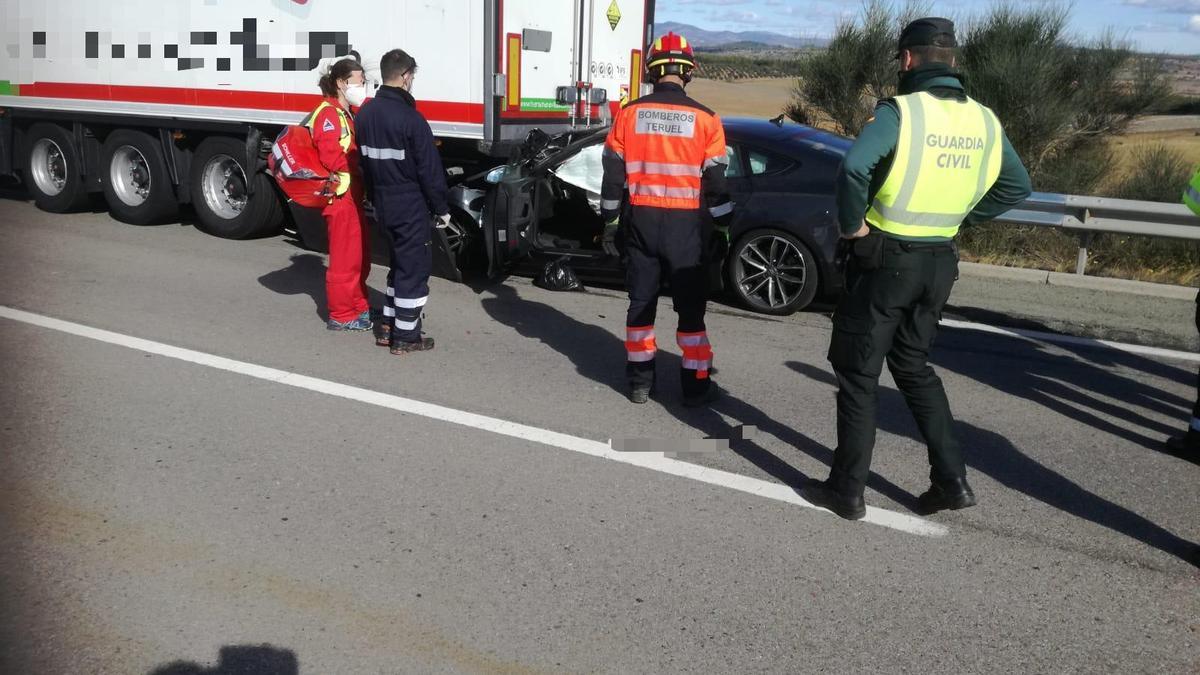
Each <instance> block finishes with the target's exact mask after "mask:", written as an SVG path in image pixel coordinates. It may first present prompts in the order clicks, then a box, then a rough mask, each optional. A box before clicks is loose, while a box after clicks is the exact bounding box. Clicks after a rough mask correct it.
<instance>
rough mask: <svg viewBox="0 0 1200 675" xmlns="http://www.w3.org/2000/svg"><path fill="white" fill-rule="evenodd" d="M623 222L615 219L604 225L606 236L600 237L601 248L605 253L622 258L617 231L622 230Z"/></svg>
mask: <svg viewBox="0 0 1200 675" xmlns="http://www.w3.org/2000/svg"><path fill="white" fill-rule="evenodd" d="M620 223H621V221H620V220H619V219H617V218H613V219H612V220H609V221H607V222H605V223H604V234H603V235H601V237H600V243H601V246H602V247H603V248H604V252H605V253H606V254H608V255H611V256H614V257H620V255H621V253H620V251H618V250H617V230H618V229H619V228H620Z"/></svg>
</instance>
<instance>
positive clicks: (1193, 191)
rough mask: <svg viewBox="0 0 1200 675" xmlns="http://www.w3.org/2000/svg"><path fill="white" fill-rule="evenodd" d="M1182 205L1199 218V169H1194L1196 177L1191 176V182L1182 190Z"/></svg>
mask: <svg viewBox="0 0 1200 675" xmlns="http://www.w3.org/2000/svg"><path fill="white" fill-rule="evenodd" d="M1183 203H1184V204H1185V205H1186V206H1187V207H1188V208H1189V209H1191V210H1192V213H1195V214H1196V215H1198V216H1200V167H1197V168H1196V175H1194V176H1192V182H1191V183H1189V184H1188V186H1187V187H1185V188H1184V189H1183Z"/></svg>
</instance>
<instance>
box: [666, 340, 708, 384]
mask: <svg viewBox="0 0 1200 675" xmlns="http://www.w3.org/2000/svg"><path fill="white" fill-rule="evenodd" d="M675 339H676V341H677V342H678V343H679V348H680V349H682V350H683V367H684V369H686V370H694V371H696V377H697V378H699V379H704V378H706V377H708V371H709V369H710V368H712V360H713V351H712V345H710V344H709V342H708V333H707V332H700V333H676V334H675Z"/></svg>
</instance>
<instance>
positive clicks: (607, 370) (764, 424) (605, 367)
mask: <svg viewBox="0 0 1200 675" xmlns="http://www.w3.org/2000/svg"><path fill="white" fill-rule="evenodd" d="M477 292H480V293H481V295H485V297H483V299H482V300H481V304H482V306H483V309H484V311H486V312H487V313H488V315H489V316H490V317H492V319H494V320H495V321H497V322H498V323H501V324H503V325H506V326H509V327H511V328H513V329H514V330H516V331H517V332H518V333H519V334H521V335H523V336H524V337H527V338H532V339H536V340H540V341H541V342H542V343H543V344H545V345H546V346H547V347H549V348H551V349H553V350H555V351H557V352H558V353H560V354H562V355H563V356H566V357H567V358H568V359H570V360H571V363H572V364H574V365H575V369H576V372H578V373H579V374H580V375H581V376H583V377H585V378H587V379H589V380H591V381H593V382H597V383H599V384H601V385H603V386H605V387H608V388H611V389H613V390H614V391H616V392H618V393H620V395H621V396H622V397H624V396H625V387H626V379H625V371H624V367H625V346H624V342H623V341H622V340H620V339H619V338H618V337H617V336H615V335H613V334H612V333H610V332H609V331H608V330H606V329H604V328H601V327H600V326H598V325H593V324H590V323H584V322H581V321H579V320H577V319H575V318H573V317H570V316H568V315H566V314H564V313H563V312H562V311H560V310H558V309H556V308H554V307H552V306H550V305H547V304H544V303H541V302H537V301H534V300H526V299H522V298H521V297H519V296H518V294H517V292H516V291H515V290H514V289H513V288H511V287H509V286H505V285H499V284H493V285H488V286H486V287H481V288H479V289H477ZM486 294H490V295H491V296H492V297H486ZM623 319H624V317H623V316H621V317H606V318H605V319H604V320H606V321H617V322H618V323H620V324H621V325H624V324H623ZM673 320H674V317H673V316H672V317H663V318H662V320H660V324H665V323H666V322H671V321H673ZM671 332H674V331H671ZM663 333H664V334H667V332H666V331H665V330H664V331H663ZM657 361H658V364H657V365H658V388H659V393H658V394H656V397H655V398H656V400H658V401H663V403H662V407H663V409H664V410H666V411H667V412H668V413H670V414H671V415H674V416H675V417H676V418H677V419H678V420H680V421H681V422H683V423H684V424H686V425H688V426H690V427H692V428H694V429H696V430H698V431H700V432H701V433H703V434H705V435H706V436H707V437H708V438H714V439H727V440H729V441H730V443H729V445H730V449H732V450H733V451H734V452H736V453H737V454H738V455H739V456H741V457H742V458H743V459H745V460H747V461H748V462H750V463H751V464H753V465H754V466H756V467H757V468H758V469H759V470H761V471H763V472H764V473H766V474H767V475H770V476H772V477H773V478H775V479H776V480H778V481H780V482H781V483H783V484H785V485H787V486H789V487H792V488H794V489H799V488H801V487H803V485H804V484H805V482H807V480H808V477H807V476H805V475H804V474H803V473H801V472H800V471H799V470H798V469H796V468H795V467H793V466H791V465H790V464H789V463H788V462H786V461H785V460H783V459H782V458H780V457H779V456H778V455H776V454H774V453H772V452H771V451H769V450H767V449H766V448H764V447H762V445H760V444H758V443H756V442H754V441H753V439H741V433H740V431H739V427H741V426H744V425H748V426H754V427H757V428H758V429H759V430H760V431H762V432H766V433H768V434H770V435H772V436H775V437H776V438H778V439H780V440H781V441H783V442H784V443H787V444H789V445H791V446H793V447H795V448H796V449H797V450H799V451H800V452H803V453H805V454H807V455H809V456H810V457H812V458H814V459H816V460H818V461H820V462H823V463H825V464H828V463H829V462H830V461H831V460H832V458H833V452H832V451H831V450H830V449H829V448H826V447H825V446H824V445H822V444H820V443H818V442H816V441H814V440H812V439H810V438H808V437H807V436H805V435H804V434H802V433H800V432H798V431H796V430H795V429H794V428H792V427H790V426H788V425H786V424H783V423H780V422H779V421H777V420H775V419H773V418H772V417H771V416H770V415H767V414H766V413H764V412H762V411H761V410H759V409H758V408H756V407H754V406H753V405H750V404H749V403H746V402H745V401H742V400H740V399H738V398H737V397H736V396H734V395H733V393H732V392H730V391H729V390H723V395H722V396H721V398H720V399H718V400H717V402H715V403H714V404H713V405H712V408H711V409H694V410H690V409H687V408H684V407H683V406H682V404H681V402H679V401H677V400H676V401H670V398H671V397H672V396H678V393H677V392H678V385H677V384H676V382H678V373H679V366H680V357H679V356H678V355H676V354H672V353H669V352H663V351H660V352H659V353H658V359H657ZM632 405H633V404H630V406H631V407H632ZM718 413H722V414H724V415H726V416H728V417H729V418H730V419H732V420H734V422H735V423H731V422H729V421H727V420H726V419H724V418H722V416H721V414H718ZM868 485H870V486H871V487H872V488H873V489H875V490H877V491H879V492H880V493H882V494H885V495H887V496H888V497H890V498H891V499H893V500H895V501H896V502H898V503H900V504H904V505H906V506H908V507H910V508H911V507H914V506H915V505H916V498H915V497H914V496H913V495H912V494H911V493H909V492H907V491H905V490H904V489H903V488H901V487H899V486H897V485H895V484H893V483H891V482H889V481H887V480H885V479H883V478H882V477H880V476H879V475H877V474H872V475H871V478H870V479H869V481H868Z"/></svg>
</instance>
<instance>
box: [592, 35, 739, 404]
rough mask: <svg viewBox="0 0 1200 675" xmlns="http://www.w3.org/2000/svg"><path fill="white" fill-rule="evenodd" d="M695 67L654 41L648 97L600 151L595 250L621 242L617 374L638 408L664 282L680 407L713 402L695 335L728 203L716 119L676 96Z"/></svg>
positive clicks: (685, 54)
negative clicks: (710, 240)
mask: <svg viewBox="0 0 1200 675" xmlns="http://www.w3.org/2000/svg"><path fill="white" fill-rule="evenodd" d="M695 67H696V59H695V56H694V54H693V53H692V48H691V46H689V45H688V42H687V40H686V39H684V38H683V37H682V36H680V35H675V34H674V33H667V34H666V35H664V36H662V37H660V38H658V39H657V40H655V41H654V44H653V45H651V47H650V51H649V54H648V55H647V58H646V69H647V77H648V78H649V79H650V81H652V82H654V93H653V94H650V95H647V96H644V97H642V98H639V99H637V100H635V101H632V102H631V103H629V105H627V106H626V107H624V108H622V109H621V110H620V112H619V113H618V114H617V118H616V120H615V121H614V122H613V126H612V129H611V131H610V132H609V134H608V139H607V140H606V142H605V146H604V160H603V161H604V180H603V186H602V188H601V194H600V198H601V201H600V211H601V216H602V217H603V218H604V221H605V227H604V234H603V235H602V241H603V245H604V249H605V251H606V252H608V253H609V254H610V255H618V248H617V239H618V233H619V234H620V238H621V240H622V241H623V243H624V247H623V248H624V254H625V268H626V286H627V288H628V289H629V313H628V315H627V316H626V320H625V326H626V334H625V335H626V337H625V349H626V355H627V357H628V361H627V363H626V372H627V374H628V376H629V386H630V389H629V399H630V400H631V401H633V402H634V403H645V402H646V401H647V400H648V399H649V397H650V394H651V393H652V392H653V389H654V372H655V365H654V364H655V354H656V349H657V347H656V342H655V336H654V315H655V310H656V309H657V306H658V294H659V289H660V288H661V286H662V283H663V282H664V281H668V282H669V283H670V286H671V292H672V294H673V295H674V300H675V311H676V313H677V314H678V315H679V327H678V332H677V333H676V340H677V341H678V344H679V347H680V348H681V349H682V350H683V362H682V369H681V372H680V379H681V382H682V386H683V398H684V405H686V406H689V407H692V406H700V405H705V404H707V403H710V402H711V401H712V400H714V399H715V398H716V395H717V387H716V385H715V384H714V383H713V382H712V380H711V379H710V378H709V376H708V375H709V369H710V368H711V367H712V359H713V352H712V347H711V346H710V344H709V341H708V333H707V331H706V330H705V327H704V310H705V304H706V302H707V299H708V274H707V270H706V269H705V268H706V261H705V255H704V251H705V248H706V243H707V236H706V235H707V234H708V233H710V232H711V230H710V223H713V224H715V226H716V231H717V232H718V233H719V234H720V235H721V236H723V237H724V238H725V239H726V240H728V237H729V221H730V220H731V218H732V214H733V203H732V202H731V201H730V200H729V192H728V190H727V189H726V185H725V167H726V166H727V164H728V160H727V159H726V155H725V132H724V130H723V128H722V127H721V119H720V118H719V117H718V116H717V114H716V113H714V112H713V111H711V110H709V109H708V108H705V107H704V106H702V105H700V104H699V103H697V102H696V101H693V100H692V99H691V98H688V96H687V95H686V94H685V93H684V86H685V85H686V84H687V83H688V82H690V81H691V79H692V71H693V70H694V69H695Z"/></svg>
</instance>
